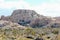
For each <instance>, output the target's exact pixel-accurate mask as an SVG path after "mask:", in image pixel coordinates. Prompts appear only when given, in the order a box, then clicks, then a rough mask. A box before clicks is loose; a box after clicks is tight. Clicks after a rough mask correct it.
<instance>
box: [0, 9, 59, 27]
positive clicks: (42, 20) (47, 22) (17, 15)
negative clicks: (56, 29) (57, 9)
mask: <svg viewBox="0 0 60 40" xmlns="http://www.w3.org/2000/svg"><path fill="white" fill-rule="evenodd" d="M57 19H59V18H51V17H46V16H43V15H39V14H38V13H36V12H35V11H34V10H25V9H18V10H14V11H13V13H12V15H11V16H7V17H5V16H1V20H6V21H11V22H14V23H18V24H20V25H23V26H31V27H34V28H35V27H45V26H50V27H51V26H52V25H55V23H57V24H56V25H59V22H58V21H57Z"/></svg>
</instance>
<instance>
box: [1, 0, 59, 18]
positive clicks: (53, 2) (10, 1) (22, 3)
mask: <svg viewBox="0 0 60 40" xmlns="http://www.w3.org/2000/svg"><path fill="white" fill-rule="evenodd" d="M16 9H28V10H34V11H36V12H37V13H38V14H40V15H44V16H51V17H56V16H60V0H0V16H1V15H5V16H8V15H11V14H12V12H13V10H16Z"/></svg>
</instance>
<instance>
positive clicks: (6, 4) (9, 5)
mask: <svg viewBox="0 0 60 40" xmlns="http://www.w3.org/2000/svg"><path fill="white" fill-rule="evenodd" d="M0 2H1V3H0V8H12V7H13V8H17V9H18V8H21V9H22V8H28V7H29V4H28V3H26V2H25V1H23V0H20V1H17V2H16V1H15V2H13V1H10V2H6V1H5V2H4V0H3V1H0Z"/></svg>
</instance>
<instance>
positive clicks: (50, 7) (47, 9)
mask: <svg viewBox="0 0 60 40" xmlns="http://www.w3.org/2000/svg"><path fill="white" fill-rule="evenodd" d="M31 9H33V10H35V11H36V12H37V13H39V14H42V15H45V16H52V17H55V16H60V3H59V4H58V3H42V4H41V5H37V6H33V7H32V8H31Z"/></svg>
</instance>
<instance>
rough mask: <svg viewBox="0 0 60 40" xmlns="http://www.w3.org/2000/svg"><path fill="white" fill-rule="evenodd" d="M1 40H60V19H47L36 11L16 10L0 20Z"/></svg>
mask: <svg viewBox="0 0 60 40" xmlns="http://www.w3.org/2000/svg"><path fill="white" fill-rule="evenodd" d="M0 40H60V20H59V17H54V18H52V17H47V16H43V15H40V14H38V13H36V12H35V11H34V10H25V9H18V10H14V11H13V13H12V14H11V15H10V16H4V15H3V16H1V18H0Z"/></svg>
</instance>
